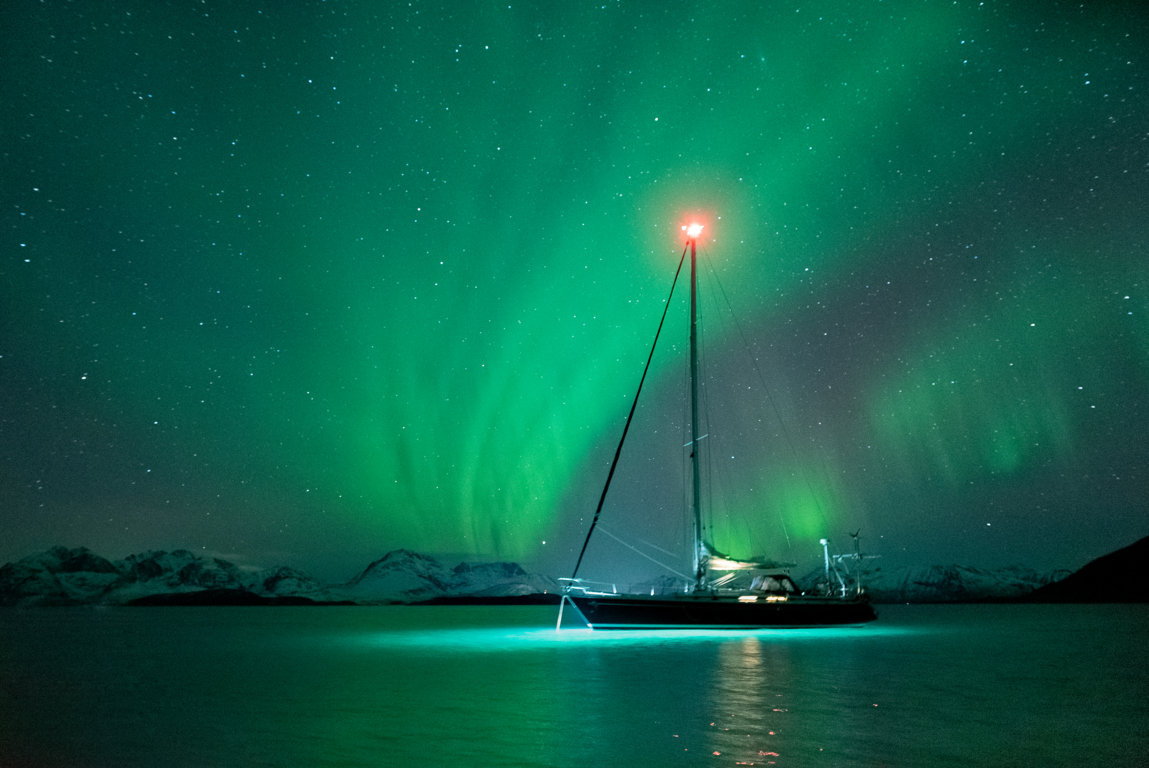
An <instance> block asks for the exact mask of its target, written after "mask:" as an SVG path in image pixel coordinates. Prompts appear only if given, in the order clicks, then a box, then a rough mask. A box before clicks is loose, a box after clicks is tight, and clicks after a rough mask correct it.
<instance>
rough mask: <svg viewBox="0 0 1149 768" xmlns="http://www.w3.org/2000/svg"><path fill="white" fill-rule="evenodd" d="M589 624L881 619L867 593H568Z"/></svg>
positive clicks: (727, 625) (694, 625)
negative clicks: (781, 596) (772, 597)
mask: <svg viewBox="0 0 1149 768" xmlns="http://www.w3.org/2000/svg"><path fill="white" fill-rule="evenodd" d="M568 597H569V599H570V601H571V602H572V603H573V604H574V606H575V608H576V609H577V610H578V612H579V614H581V616H582V618H583V620H584V621H585V622H586V624H587V626H588V627H590V628H591V629H759V628H770V627H834V626H843V625H851V624H865V623H866V622H868V621H873V620H874V619H875V618H877V614H876V613H874V608H873V606H871V605H870V601H869V600H868V599H866V598H864V597H860V598H850V599H840V598H829V597H805V596H792V597H790V598H789V599H787V600H778V601H769V600H766V599H765V598H759V599H757V600H755V601H753V602H749V601H746V600H745V599H743V600H740V599H739V597H738V596H737V595H713V594H707V593H703V594H682V595H664V596H657V597H651V596H645V595H612V594H606V595H595V594H579V595H573V594H572V595H569V596H568Z"/></svg>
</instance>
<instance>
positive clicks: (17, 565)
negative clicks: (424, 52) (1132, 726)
mask: <svg viewBox="0 0 1149 768" xmlns="http://www.w3.org/2000/svg"><path fill="white" fill-rule="evenodd" d="M1147 541H1149V540H1147ZM1139 545H1140V546H1141V548H1142V549H1144V545H1145V542H1140V543H1139ZM876 562H879V561H871V562H870V564H868V567H867V568H866V570H865V572H864V573H863V574H862V581H863V584H865V586H866V590H867V591H868V592H869V594H870V596H871V598H872V599H873V600H874V602H877V603H936V602H974V601H983V600H1012V599H1019V598H1020V599H1028V598H1029V597H1030V595H1031V594H1032V593H1034V591H1035V590H1037V589H1039V588H1041V587H1045V586H1046V585H1049V584H1053V583H1054V582H1056V581H1057V580H1058V579H1059V578H1061V577H1063V576H1065V575H1066V572H1064V571H1061V572H1039V571H1034V570H1032V569H1029V568H1022V567H1017V566H1013V567H1008V568H998V569H993V570H988V569H983V568H973V567H970V566H963V565H932V566H924V567H902V568H883V567H881V566H880V565H874V564H873V563H876ZM1089 567H1090V566H1086V568H1087V569H1088V568H1089ZM1082 570H1083V571H1085V570H1086V569H1082ZM820 575H821V574H820V573H812V574H809V575H808V576H807V577H806V578H804V579H800V580H799V583H800V584H802V585H804V586H813V585H814V584H815V582H816V581H817V580H818V578H819V577H820ZM1066 581H1067V582H1068V581H1070V579H1066ZM667 584H669V582H667ZM667 584H662V583H661V582H659V583H657V584H656V583H655V582H651V583H650V584H648V585H645V586H644V589H643V591H645V590H646V587H650V588H652V589H653V588H655V587H659V591H662V588H664V587H667ZM679 586H680V585H678V584H677V583H675V584H674V585H672V586H670V587H669V588H671V589H675V588H678V587H679ZM559 591H560V585H559V584H558V582H557V581H556V580H555V579H552V578H550V577H548V576H543V575H539V574H534V573H529V572H527V571H526V570H524V569H523V568H522V567H521V566H519V565H518V564H516V563H505V562H495V563H459V564H458V565H456V566H454V567H448V566H445V565H443V563H441V562H440V561H439V560H436V559H435V558H434V557H431V556H429V555H424V554H420V553H418V552H412V551H411V550H407V549H397V550H394V551H392V552H389V553H387V554H386V555H384V556H383V557H381V558H379V559H378V560H376V561H375V562H373V563H371V564H370V565H368V566H367V567H366V568H365V569H364V570H363V572H362V573H360V574H359V575H358V576H356V577H355V578H353V579H351V580H350V581H349V582H347V583H345V584H334V585H324V584H322V583H320V582H319V581H317V580H316V579H315V578H313V577H312V576H310V575H308V574H306V573H304V572H302V571H299V570H296V569H294V568H289V567H286V566H281V567H278V568H272V569H268V570H264V571H247V570H243V569H241V568H239V567H238V566H236V565H234V564H233V563H230V562H228V561H226V560H221V559H219V558H213V557H201V556H199V555H196V554H194V553H192V552H188V551H187V550H182V549H178V550H174V551H172V552H165V551H151V552H144V553H141V554H137V555H131V556H129V557H127V558H125V559H123V560H117V561H111V560H107V559H106V558H103V557H101V556H99V555H97V554H95V553H94V552H92V551H91V550H89V549H87V548H85V547H77V548H74V549H69V548H67V547H60V546H58V547H53V548H52V549H49V550H48V551H46V552H42V553H40V554H37V555H31V556H29V557H25V558H23V559H22V560H18V561H16V562H14V563H8V564H6V565H4V566H2V567H0V606H37V605H84V604H104V605H120V604H125V603H129V602H131V601H133V600H136V599H140V598H145V597H147V598H154V597H155V596H157V595H159V596H165V595H166V596H184V597H186V596H189V595H190V596H192V597H193V598H196V599H198V598H200V597H203V598H205V599H206V598H209V597H212V596H213V595H222V596H224V597H227V596H228V595H232V596H235V595H237V594H238V593H243V595H242V597H243V598H244V600H234V601H232V602H233V603H250V602H258V599H259V598H265V599H269V600H271V599H274V598H293V599H297V598H306V600H310V601H313V602H332V601H351V602H356V603H372V604H377V603H414V602H425V601H432V600H444V599H446V600H457V599H462V600H499V599H504V598H515V597H525V596H530V595H541V594H550V595H554V594H556V593H558V592H559ZM1046 591H1047V590H1043V591H1042V593H1043V594H1044V593H1045V592H1046ZM199 593H204V594H202V595H201V594H199ZM1094 594H1097V595H1098V599H1104V596H1105V594H1106V591H1105V590H1104V589H1096V590H1094ZM153 602H154V600H153ZM161 602H162V601H161ZM188 602H192V601H188ZM299 602H305V601H299Z"/></svg>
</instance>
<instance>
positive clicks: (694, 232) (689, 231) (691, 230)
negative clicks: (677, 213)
mask: <svg viewBox="0 0 1149 768" xmlns="http://www.w3.org/2000/svg"><path fill="white" fill-rule="evenodd" d="M682 231H683V232H685V233H686V236H687V237H689V238H690V239H691V240H694V239H695V238H697V237H698V236H699V235H701V234H702V225H701V224H699V223H698V222H694V223H693V224H683V225H682Z"/></svg>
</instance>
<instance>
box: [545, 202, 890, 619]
mask: <svg viewBox="0 0 1149 768" xmlns="http://www.w3.org/2000/svg"><path fill="white" fill-rule="evenodd" d="M682 229H683V231H684V232H685V233H686V237H687V241H686V247H685V248H684V249H683V259H685V256H686V253H687V251H689V253H690V422H691V443H694V442H695V441H696V440H697V439H699V438H698V435H699V403H698V399H699V398H698V385H699V373H698V371H699V359H698V330H697V324H698V322H697V321H698V310H697V302H698V299H697V293H698V291H697V253H698V237H699V235H701V234H702V229H703V226H702V225H701V224H699V223H692V224H689V225H684V226H683V227H682ZM681 271H682V260H680V261H679V265H678V271H677V272H676V273H675V278H674V283H673V284H672V286H671V294H672V295H673V292H674V285H676V284H677V282H678V276H679V274H681ZM670 304H671V302H670V301H667V302H666V306H665V307H664V309H663V315H662V321H661V322H660V323H659V326H658V333H656V335H655V340H654V344H653V345H652V348H651V350H650V356H649V357H648V358H647V361H646V368H645V369H644V370H643V374H642V378H641V380H640V381H639V385H638V391H637V392H636V393H635V397H634V399H633V401H632V403H631V410H630V414H629V415H628V417H627V420H626V424H625V426H624V427H623V431H622V437H621V439H620V440H619V443H618V448H617V449H616V451H615V455H614V461H613V462H612V463H611V467H610V471H609V472H608V474H607V479H606V484H605V485H604V487H603V490H602V494H601V496H600V498H599V503H598V508H597V509H596V510H595V514H594V518H593V520H592V522H591V526H590V530H589V531H588V532H587V536H586V540H585V541H584V542H583V546H582V550H581V551H580V552H579V556H578V561H577V562H576V563H575V567H574V571H573V572H572V574H571V576H570V578H567V579H562V581H563V583H564V586H563V594H562V598H561V601H560V603H559V618H558V628H561V627H562V624H563V609H564V608H565V607H566V606H567V605H570V606H572V607H573V609H574V611H575V612H576V613H577V614H578V616H579V617H580V618H581V619H582V621H583V622H584V623H585V624H586V626H587V627H589V628H591V629H695V630H703V629H756V628H769V627H826V626H842V625H854V624H863V623H865V622H868V621H872V620H874V619H875V618H876V614H875V613H874V609H873V607H872V606H871V605H870V601H869V599H868V597H867V596H866V593H865V591H864V589H863V588H862V586H861V583H860V580H859V579H857V578H848V576H847V575H844V574H843V567H844V558H843V556H841V555H834V556H832V555H831V554H830V550H829V543H828V541H827V540H826V539H822V540H821V544H822V550H823V552H822V554H823V559H824V563H825V569H826V575H825V579H823V580H822V588H821V589H820V590H814V591H809V592H807V591H803V590H801V589H800V588H799V587H798V585H797V584H796V583H795V582H794V580H793V579H792V578H791V577H790V574H789V570H788V568H789V566H790V565H791V564H785V563H778V562H775V561H772V560H768V559H757V560H750V561H747V560H736V559H733V558H730V557H726V556H725V555H723V554H722V553H720V552H718V551H716V550H715V549H714V548H713V547H711V546H710V545H709V544H708V543H707V542H706V540H705V538H704V536H703V524H702V494H701V470H700V467H699V453H700V452H699V451H698V450H696V449H695V448H694V447H691V451H690V459H691V461H690V465H691V474H692V483H691V496H692V498H691V512H692V517H693V530H692V540H693V541H692V560H693V572H694V573H693V583H691V584H689V585H688V586H687V587H686V588H685V589H682V590H681V591H672V592H662V593H656V591H655V590H652V591H651V593H650V594H645V593H625V592H619V591H617V590H616V589H615V588H614V587H613V586H611V587H609V588H603V587H602V586H595V585H594V584H593V583H592V582H588V581H586V580H584V579H581V578H579V577H578V573H579V568H580V567H581V565H582V561H583V556H584V555H585V554H586V551H587V545H588V544H589V543H590V540H591V537H592V536H593V535H594V533H595V529H596V527H597V526H598V522H599V518H600V516H601V514H602V509H603V504H604V502H605V500H606V496H607V491H608V490H609V488H610V484H611V479H612V478H613V476H614V473H615V469H616V468H617V466H618V462H619V458H620V457H621V455H622V447H623V444H624V443H625V441H626V437H627V432H628V431H629V429H630V425H631V423H632V422H633V420H634V414H635V409H636V408H637V406H638V400H639V396H640V395H641V394H642V386H643V383H644V382H645V381H646V375H647V373H648V372H649V371H650V364H651V360H652V359H653V357H654V347H656V346H657V345H658V337H659V335H661V331H662V327H663V324H664V323H665V321H666V313H667V311H668V309H669V307H670ZM854 539H855V553H854V554H855V557H856V558H859V559H860V557H861V555H860V553H859V552H858V547H857V535H856V534H855V536H854Z"/></svg>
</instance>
